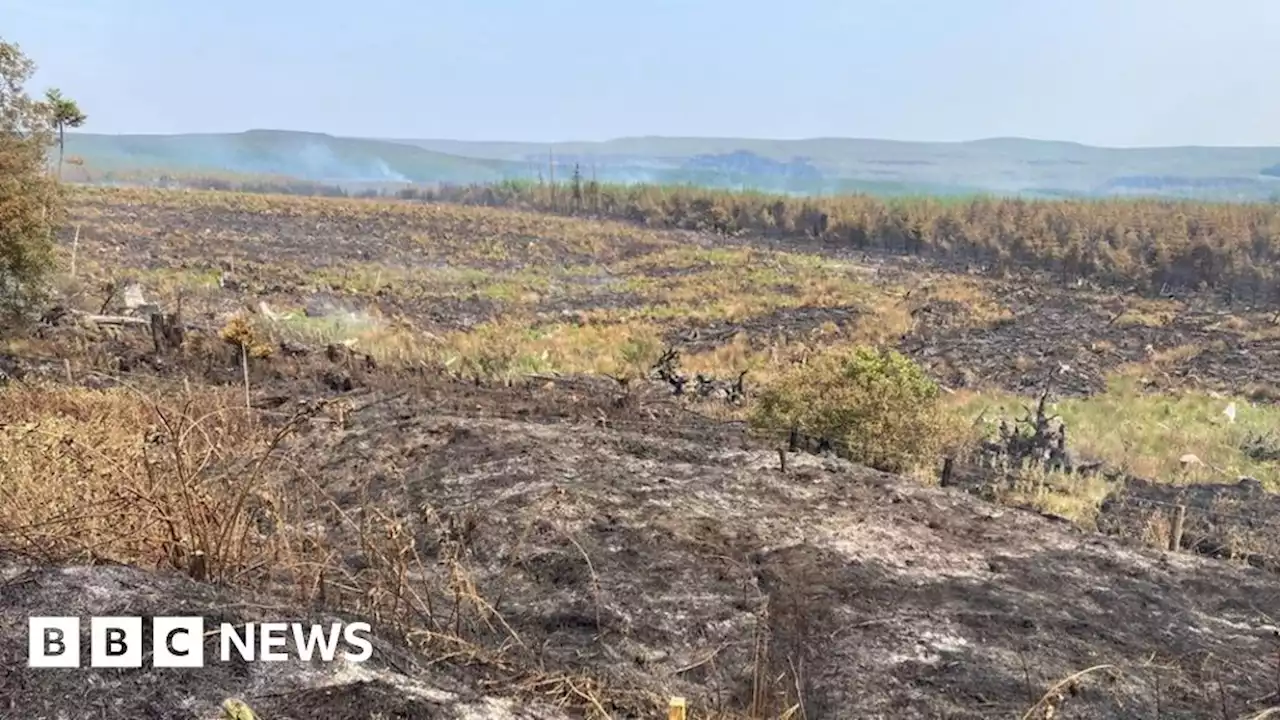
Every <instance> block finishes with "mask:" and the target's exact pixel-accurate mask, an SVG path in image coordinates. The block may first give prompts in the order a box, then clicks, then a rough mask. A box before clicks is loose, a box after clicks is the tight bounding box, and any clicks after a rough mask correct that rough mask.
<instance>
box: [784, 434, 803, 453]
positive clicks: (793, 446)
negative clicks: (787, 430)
mask: <svg viewBox="0 0 1280 720" xmlns="http://www.w3.org/2000/svg"><path fill="white" fill-rule="evenodd" d="M799 445H800V434H799V433H798V432H796V429H795V428H791V435H790V436H789V437H788V438H787V452H795V451H796V450H798V449H799Z"/></svg>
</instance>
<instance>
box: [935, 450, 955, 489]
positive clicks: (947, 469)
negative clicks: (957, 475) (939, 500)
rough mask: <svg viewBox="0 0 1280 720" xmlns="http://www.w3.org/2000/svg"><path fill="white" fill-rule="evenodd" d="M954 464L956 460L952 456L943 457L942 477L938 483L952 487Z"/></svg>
mask: <svg viewBox="0 0 1280 720" xmlns="http://www.w3.org/2000/svg"><path fill="white" fill-rule="evenodd" d="M953 464H954V460H953V459H952V458H950V457H944V458H942V478H941V479H940V480H939V481H938V484H939V485H941V486H942V487H951V473H952V472H953V471H954V470H955V468H954V467H953Z"/></svg>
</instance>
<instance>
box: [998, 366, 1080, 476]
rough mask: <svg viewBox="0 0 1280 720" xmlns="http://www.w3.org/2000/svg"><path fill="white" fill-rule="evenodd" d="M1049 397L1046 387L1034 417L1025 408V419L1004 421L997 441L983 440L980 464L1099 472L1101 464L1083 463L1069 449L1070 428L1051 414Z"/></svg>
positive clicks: (1011, 467)
mask: <svg viewBox="0 0 1280 720" xmlns="http://www.w3.org/2000/svg"><path fill="white" fill-rule="evenodd" d="M1049 396H1050V390H1049V388H1048V387H1046V388H1045V389H1044V392H1042V393H1041V394H1040V400H1039V402H1037V403H1036V409H1035V412H1034V414H1033V413H1032V410H1031V408H1025V410H1026V415H1024V416H1023V417H1021V418H1018V419H1016V420H1014V421H1013V423H1010V422H1009V420H1008V418H1002V419H1001V420H1000V426H999V432H998V435H997V439H995V440H984V441H983V442H982V445H981V446H980V447H979V448H978V457H977V460H978V462H979V464H980V465H983V466H985V467H993V468H1002V469H1005V470H1022V469H1025V468H1028V467H1032V468H1035V467H1039V468H1043V469H1045V470H1055V471H1059V472H1065V473H1075V472H1079V473H1083V474H1092V473H1096V472H1098V471H1099V470H1100V469H1101V468H1102V463H1101V462H1098V461H1095V462H1080V461H1079V459H1078V458H1077V456H1076V453H1074V452H1072V451H1071V449H1070V448H1068V447H1067V424H1066V423H1065V422H1064V421H1062V420H1061V418H1059V417H1058V416H1057V415H1050V414H1049V411H1048V404H1049ZM1055 420H1057V421H1058V422H1057V424H1056V425H1054V421H1055Z"/></svg>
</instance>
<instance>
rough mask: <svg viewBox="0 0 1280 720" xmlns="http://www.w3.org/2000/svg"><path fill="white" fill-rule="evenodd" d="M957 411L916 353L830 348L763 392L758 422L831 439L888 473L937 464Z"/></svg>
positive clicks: (754, 417) (856, 459) (757, 424)
mask: <svg viewBox="0 0 1280 720" xmlns="http://www.w3.org/2000/svg"><path fill="white" fill-rule="evenodd" d="M950 417H951V416H950V415H949V414H947V413H946V412H944V409H943V407H942V406H941V401H940V389H939V387H938V385H937V383H935V382H934V381H933V380H932V379H930V378H929V377H928V375H926V374H925V372H924V370H923V369H922V368H921V367H920V366H919V365H917V364H916V363H915V362H913V361H912V360H911V359H910V358H908V357H906V356H904V355H902V354H901V353H898V352H896V351H894V350H889V349H877V348H871V347H858V348H855V349H853V350H852V351H849V350H842V351H830V352H828V353H826V354H823V355H820V356H818V357H816V358H812V359H810V360H809V362H808V363H806V364H805V365H800V366H796V367H794V368H792V369H791V370H789V371H788V372H787V373H785V374H784V375H782V376H781V377H780V378H778V380H777V381H775V382H773V383H771V384H770V385H769V386H768V387H767V388H765V390H764V391H763V392H762V393H761V394H760V396H759V398H758V402H757V404H756V406H755V408H754V409H753V411H752V416H751V422H752V425H754V426H755V427H757V428H765V429H772V430H790V429H791V428H795V429H797V430H799V431H800V432H802V433H804V434H806V435H808V436H811V437H817V438H825V439H827V440H829V441H831V442H832V443H833V444H835V445H836V446H837V447H841V446H844V447H841V449H847V451H848V455H849V459H850V460H852V461H854V462H859V463H862V464H864V465H869V466H871V467H873V468H876V469H878V470H883V471H886V472H903V471H906V470H909V469H912V468H915V467H918V466H920V465H922V464H925V463H932V462H934V461H935V460H936V459H937V457H938V455H939V454H940V453H941V451H942V449H943V448H944V447H945V446H946V444H947V443H948V441H949V439H950V438H952V437H953V433H952V430H953V428H951V427H950V426H949V418H950Z"/></svg>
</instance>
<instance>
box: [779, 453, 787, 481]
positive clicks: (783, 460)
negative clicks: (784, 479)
mask: <svg viewBox="0 0 1280 720" xmlns="http://www.w3.org/2000/svg"><path fill="white" fill-rule="evenodd" d="M778 468H779V469H781V470H782V474H783V475H786V474H787V451H786V450H784V449H783V448H778Z"/></svg>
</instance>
